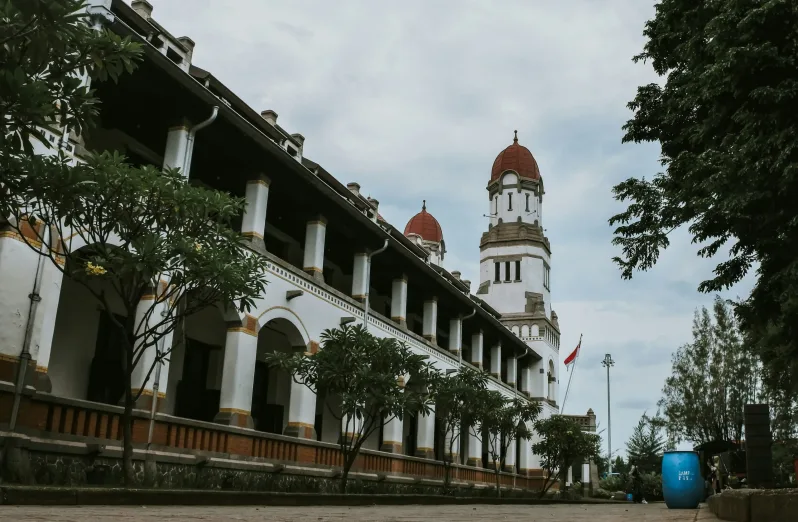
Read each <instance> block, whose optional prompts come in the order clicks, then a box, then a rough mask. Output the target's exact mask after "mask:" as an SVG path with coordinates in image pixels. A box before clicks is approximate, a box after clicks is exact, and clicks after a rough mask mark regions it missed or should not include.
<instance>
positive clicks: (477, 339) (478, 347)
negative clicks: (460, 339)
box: [470, 330, 484, 458]
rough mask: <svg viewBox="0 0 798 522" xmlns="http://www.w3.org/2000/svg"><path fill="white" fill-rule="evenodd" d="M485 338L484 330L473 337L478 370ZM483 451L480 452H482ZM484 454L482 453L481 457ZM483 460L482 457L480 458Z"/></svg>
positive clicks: (472, 361) (473, 352) (472, 348)
mask: <svg viewBox="0 0 798 522" xmlns="http://www.w3.org/2000/svg"><path fill="white" fill-rule="evenodd" d="M483 341H484V336H483V335H482V330H480V331H478V332H476V333H475V334H473V335H472V336H471V361H470V362H471V364H473V365H474V366H476V367H477V368H482V349H483V346H482V345H483ZM481 451H482V450H480V452H481ZM481 454H482V453H480V455H481ZM480 458H481V457H480Z"/></svg>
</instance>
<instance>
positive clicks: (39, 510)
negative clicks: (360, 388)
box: [0, 503, 717, 522]
mask: <svg viewBox="0 0 798 522" xmlns="http://www.w3.org/2000/svg"><path fill="white" fill-rule="evenodd" d="M237 520H241V521H250V520H252V521H258V520H268V521H275V522H343V521H346V522H365V521H386V522H393V521H395V522H411V521H412V522H426V521H433V522H434V521H440V522H443V521H456V522H466V521H470V520H485V521H493V520H497V521H508V522H511V521H521V520H523V521H525V522H534V521H556V520H563V521H569V522H580V521H591V522H617V521H629V522H695V521H703V522H709V521H714V520H717V519H716V518H715V517H714V516H713V515H712V514H711V513H710V512H709V510H708V509H706V507H704V508H703V509H701V510H689V511H684V510H681V511H671V510H668V509H667V508H666V507H665V505H664V504H659V503H658V504H649V505H635V504H628V505H627V504H621V505H595V504H593V505H568V506H564V505H554V506H551V505H550V506H485V505H481V506H417V505H408V506H380V507H377V506H374V507H305V508H302V507H261V508H257V507H249V506H246V507H181V506H175V507H159V506H155V507H144V506H121V507H116V506H101V507H100V506H87V507H79V506H78V507H76V506H54V507H38V506H36V507H33V506H0V522H11V521H14V522H22V521H37V522H106V521H107V522H111V521H113V522H178V521H181V522H182V521H191V522H196V521H202V522H222V521H224V522H227V521H237Z"/></svg>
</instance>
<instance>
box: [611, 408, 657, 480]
mask: <svg viewBox="0 0 798 522" xmlns="http://www.w3.org/2000/svg"><path fill="white" fill-rule="evenodd" d="M666 444H667V441H666V439H665V436H664V435H663V434H662V431H661V428H660V427H659V425H658V424H657V423H656V422H652V420H651V418H650V417H649V416H648V415H646V414H645V413H644V414H643V416H642V417H640V420H639V421H638V423H637V426H635V427H634V430H633V431H632V436H631V437H629V440H628V441H626V455H627V457H628V459H629V462H631V463H633V464H635V465H636V466H638V467H640V468H641V470H643V471H646V472H648V473H660V472H661V470H662V455H663V453H664V451H665V446H666ZM619 458H620V457H619Z"/></svg>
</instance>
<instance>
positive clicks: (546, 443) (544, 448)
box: [532, 415, 601, 497]
mask: <svg viewBox="0 0 798 522" xmlns="http://www.w3.org/2000/svg"><path fill="white" fill-rule="evenodd" d="M535 431H536V432H537V433H538V435H540V441H539V442H537V443H535V444H533V445H532V451H533V452H534V453H535V455H539V456H540V464H541V466H542V467H543V471H544V472H545V475H544V481H543V488H542V489H541V490H540V496H541V497H543V496H544V495H545V494H546V492H547V491H548V490H549V488H551V486H552V485H554V483H555V482H556V481H557V480H559V478H560V476H561V474H562V473H565V472H567V470H568V469H569V468H570V467H571V466H573V465H574V464H576V463H578V462H581V461H584V460H596V459H597V458H598V457H599V455H600V449H599V444H600V442H601V438H600V437H599V436H598V435H596V434H595V433H589V432H586V431H582V428H581V427H580V426H579V424H578V423H576V422H575V421H573V420H571V419H568V418H567V417H563V416H561V415H553V416H551V417H549V418H547V419H541V420H538V421H537V422H536V423H535Z"/></svg>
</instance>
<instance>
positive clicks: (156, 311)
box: [8, 153, 266, 485]
mask: <svg viewBox="0 0 798 522" xmlns="http://www.w3.org/2000/svg"><path fill="white" fill-rule="evenodd" d="M26 164H27V166H28V168H29V170H28V171H27V172H28V173H27V174H26V178H27V179H26V181H25V183H24V190H17V191H15V192H14V193H13V194H12V196H13V200H12V201H13V204H12V205H11V209H12V211H13V212H12V217H11V218H10V219H9V220H8V226H9V227H10V228H12V229H13V230H15V231H17V233H18V234H19V236H20V237H22V238H23V239H24V241H25V242H26V243H27V244H28V246H29V247H30V248H31V249H33V250H34V251H35V252H37V253H38V254H39V255H40V256H42V257H43V258H46V259H49V261H50V262H52V264H53V266H55V267H57V268H58V269H59V270H60V271H61V272H62V273H63V275H64V276H65V277H69V278H70V279H72V280H73V281H75V282H77V283H79V284H80V285H82V286H83V287H84V288H85V289H86V290H88V292H89V294H90V295H91V296H92V297H93V298H94V299H96V300H97V302H98V303H99V304H100V306H101V308H102V313H103V314H104V315H105V316H106V318H107V319H108V320H109V321H110V324H112V325H113V326H114V327H116V328H117V329H118V330H119V332H120V334H121V335H120V337H121V339H122V344H121V346H120V349H121V351H122V372H123V374H124V379H125V383H124V384H125V395H124V407H125V412H124V416H123V422H122V424H123V441H124V452H123V455H124V457H123V460H124V476H125V481H126V484H128V485H130V484H132V483H133V468H132V458H133V445H132V433H131V419H132V410H133V406H134V403H135V401H136V400H137V399H138V398H139V397H140V396H141V393H142V392H143V387H142V388H141V389H139V390H138V391H133V389H132V381H131V377H132V374H133V371H134V369H135V368H136V367H137V366H138V365H139V363H140V362H141V361H142V360H146V361H148V364H149V367H147V368H145V369H144V370H145V374H146V375H147V380H149V376H151V374H152V372H153V371H154V369H155V368H156V365H158V364H160V363H161V362H162V361H163V360H164V359H165V358H166V357H168V355H169V352H170V351H171V346H163V341H164V338H165V337H166V336H167V335H169V334H171V333H172V331H174V329H175V327H176V326H177V324H178V323H179V322H180V321H182V319H183V318H184V317H187V316H189V315H191V314H194V313H196V312H198V311H199V310H201V309H203V308H206V307H209V306H216V305H220V304H221V305H223V306H229V304H230V303H236V306H237V307H238V309H239V311H245V310H249V309H250V308H251V307H252V305H253V302H254V299H256V298H258V297H259V296H260V295H262V293H263V291H264V289H265V285H266V278H265V277H266V276H265V273H266V262H265V259H264V258H262V257H261V256H259V255H254V254H252V253H250V252H249V251H248V250H247V248H246V246H245V243H244V241H245V240H244V238H243V237H242V236H241V235H240V234H239V233H238V232H237V231H235V230H233V228H232V227H231V222H232V221H233V220H235V219H236V218H237V217H238V215H239V214H240V213H241V212H242V211H243V208H244V201H243V199H239V198H233V197H231V196H229V195H227V194H224V193H221V192H217V191H214V190H207V189H204V188H201V187H194V186H191V185H189V184H188V182H187V180H186V179H185V178H184V177H183V176H182V174H180V173H179V172H178V171H172V170H168V171H165V172H164V171H161V170H160V169H156V168H153V167H143V168H134V167H132V166H130V165H128V164H126V163H125V162H124V158H122V157H120V156H118V155H110V154H107V153H104V154H101V155H99V156H95V157H90V158H87V160H86V162H85V163H80V164H77V165H75V166H70V165H69V164H68V163H67V162H65V161H62V159H59V158H57V157H53V156H32V157H29V158H26ZM25 229H27V230H29V231H30V230H32V231H33V232H34V234H33V237H30V235H26V234H24V232H25ZM65 238H68V239H66V240H65V241H64V242H62V240H63V239H65ZM73 243H81V244H84V245H86V246H85V247H83V248H73V246H72V245H73ZM40 277H41V270H40V269H37V278H40ZM164 283H166V284H164ZM143 296H148V297H147V298H146V299H143V298H142V297H143ZM120 312H121V314H120V315H122V316H123V317H124V318H123V319H119V318H118V317H117V315H116V314H118V313H120ZM153 350H155V357H154V358H151V359H147V358H145V354H146V353H148V352H149V353H152V351H153ZM137 384H139V383H137Z"/></svg>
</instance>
